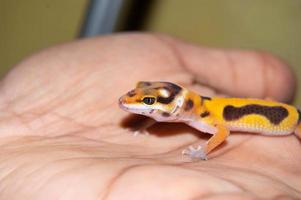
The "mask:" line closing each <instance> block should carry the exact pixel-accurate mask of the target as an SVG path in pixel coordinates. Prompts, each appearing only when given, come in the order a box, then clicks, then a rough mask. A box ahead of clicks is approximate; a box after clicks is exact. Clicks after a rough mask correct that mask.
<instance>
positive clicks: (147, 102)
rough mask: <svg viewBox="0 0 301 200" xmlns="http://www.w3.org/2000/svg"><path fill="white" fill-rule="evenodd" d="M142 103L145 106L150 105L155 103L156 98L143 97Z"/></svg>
mask: <svg viewBox="0 0 301 200" xmlns="http://www.w3.org/2000/svg"><path fill="white" fill-rule="evenodd" d="M142 101H143V103H145V104H147V105H152V104H154V103H155V101H156V98H155V97H144V98H143V99H142Z"/></svg>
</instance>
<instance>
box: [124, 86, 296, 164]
mask: <svg viewBox="0 0 301 200" xmlns="http://www.w3.org/2000/svg"><path fill="white" fill-rule="evenodd" d="M119 105H120V107H121V108H122V109H124V110H126V111H128V112H131V113H136V114H141V115H145V116H148V117H151V118H153V119H154V120H156V121H159V122H183V123H186V124H188V125H189V126H191V127H194V128H196V129H197V130H199V131H201V132H206V133H209V134H212V137H210V139H209V140H208V141H207V142H206V143H205V144H202V145H199V146H197V147H196V148H194V147H192V146H190V147H189V148H187V149H186V150H184V151H183V154H186V155H189V156H191V157H193V158H201V159H207V155H208V153H209V152H211V151H212V150H213V149H214V148H216V147H217V146H218V145H220V144H221V143H222V142H223V141H225V140H226V138H227V137H228V135H229V134H230V131H242V132H253V133H259V134H265V135H271V136H279V135H289V134H291V133H295V134H296V135H297V136H298V137H299V138H301V128H300V125H299V124H300V116H301V113H300V111H299V110H298V109H296V108H295V107H293V106H291V105H288V104H284V103H280V102H275V101H268V100H261V99H248V98H222V97H206V96H202V95H199V94H197V93H195V92H193V91H190V90H188V89H186V88H184V87H181V86H179V85H176V84H174V83H170V82H139V83H138V84H137V86H136V88H135V89H133V90H131V91H129V92H128V93H126V94H125V95H123V96H122V97H121V98H120V99H119Z"/></svg>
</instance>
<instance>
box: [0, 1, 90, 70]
mask: <svg viewBox="0 0 301 200" xmlns="http://www.w3.org/2000/svg"><path fill="white" fill-rule="evenodd" d="M87 2H88V1H87V0H68V1H64V0H0V76H3V74H4V73H5V72H7V70H8V69H9V68H10V67H11V66H13V65H14V64H16V63H18V62H19V61H20V60H21V59H22V58H24V57H26V56H28V55H29V54H31V53H33V52H35V51H37V50H39V49H42V48H45V47H48V46H51V45H54V44H57V43H61V42H64V41H69V40H72V39H73V38H75V37H76V36H77V35H78V32H79V29H80V27H81V24H82V19H83V16H84V12H85V9H86V4H87Z"/></svg>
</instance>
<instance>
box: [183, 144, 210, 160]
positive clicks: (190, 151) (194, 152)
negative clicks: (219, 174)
mask: <svg viewBox="0 0 301 200" xmlns="http://www.w3.org/2000/svg"><path fill="white" fill-rule="evenodd" d="M182 154H183V155H188V156H190V157H191V158H200V159H202V160H207V155H206V153H205V151H204V148H203V146H202V145H198V146H197V147H196V148H194V147H193V146H189V147H188V148H187V149H184V150H183V151H182Z"/></svg>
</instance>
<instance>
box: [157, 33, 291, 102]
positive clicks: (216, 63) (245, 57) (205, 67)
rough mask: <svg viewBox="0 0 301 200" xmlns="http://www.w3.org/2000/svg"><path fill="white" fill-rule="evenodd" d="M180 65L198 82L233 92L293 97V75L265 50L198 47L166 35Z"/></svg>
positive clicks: (273, 97) (258, 96)
mask: <svg viewBox="0 0 301 200" xmlns="http://www.w3.org/2000/svg"><path fill="white" fill-rule="evenodd" d="M161 37H162V38H163V39H164V40H165V41H167V42H168V43H169V44H170V45H171V47H172V48H174V51H175V52H176V54H177V55H178V57H179V60H181V62H182V65H183V66H184V67H185V68H186V69H187V70H189V71H190V72H191V73H192V74H194V75H195V76H196V79H197V80H198V82H200V83H202V84H205V85H208V86H211V87H213V88H215V89H217V90H219V91H221V92H224V93H227V94H229V95H232V96H242V97H256V98H266V97H269V98H272V99H275V100H279V101H290V100H292V98H293V96H294V93H295V84H296V83H295V77H294V74H293V73H292V70H291V69H290V68H289V67H288V66H287V65H286V64H285V63H284V62H283V61H281V60H280V59H278V58H276V57H273V56H272V55H270V54H268V53H265V52H253V51H242V50H220V49H213V48H201V47H198V46H195V45H191V44H188V43H185V42H181V41H178V40H175V39H171V38H169V37H166V36H161Z"/></svg>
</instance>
